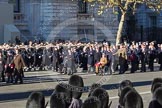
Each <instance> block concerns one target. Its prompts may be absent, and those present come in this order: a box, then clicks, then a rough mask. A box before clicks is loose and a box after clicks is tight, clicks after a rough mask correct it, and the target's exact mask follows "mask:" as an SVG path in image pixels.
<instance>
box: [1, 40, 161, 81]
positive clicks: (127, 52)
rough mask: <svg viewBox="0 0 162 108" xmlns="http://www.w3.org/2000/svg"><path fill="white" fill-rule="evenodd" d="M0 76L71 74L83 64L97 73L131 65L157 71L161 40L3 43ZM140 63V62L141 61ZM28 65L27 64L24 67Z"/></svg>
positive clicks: (6, 78)
mask: <svg viewBox="0 0 162 108" xmlns="http://www.w3.org/2000/svg"><path fill="white" fill-rule="evenodd" d="M0 49H1V51H0V72H1V75H0V78H1V80H2V81H3V82H4V81H6V82H7V83H17V82H18V79H20V83H23V76H24V71H31V70H53V71H56V72H60V73H61V74H68V75H72V74H73V73H75V72H77V68H78V67H80V68H82V69H83V71H85V72H88V73H93V72H94V73H96V75H106V74H112V73H114V72H115V71H117V70H119V74H123V73H125V71H127V70H128V69H129V66H130V72H131V73H134V72H136V71H137V70H140V71H141V72H146V71H147V68H146V67H147V65H148V69H149V70H150V71H154V61H155V60H156V61H157V62H158V63H159V64H160V66H159V70H162V44H156V42H151V43H148V42H138V43H135V42H132V43H131V44H129V45H128V44H124V43H123V44H120V45H117V46H116V45H110V44H109V43H107V42H103V43H80V42H77V43H73V42H59V43H58V42H54V43H48V42H32V41H29V42H26V43H20V42H19V43H16V44H15V45H13V44H4V45H1V46H0ZM140 64H141V65H140ZM24 67H25V68H24ZM118 67H119V68H118Z"/></svg>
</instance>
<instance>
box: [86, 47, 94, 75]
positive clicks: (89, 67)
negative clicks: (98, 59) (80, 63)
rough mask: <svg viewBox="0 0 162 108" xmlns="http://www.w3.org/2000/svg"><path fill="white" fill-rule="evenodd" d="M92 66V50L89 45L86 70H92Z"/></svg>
mask: <svg viewBox="0 0 162 108" xmlns="http://www.w3.org/2000/svg"><path fill="white" fill-rule="evenodd" d="M93 66H94V51H93V49H92V47H89V51H88V64H87V67H88V72H92V70H93Z"/></svg>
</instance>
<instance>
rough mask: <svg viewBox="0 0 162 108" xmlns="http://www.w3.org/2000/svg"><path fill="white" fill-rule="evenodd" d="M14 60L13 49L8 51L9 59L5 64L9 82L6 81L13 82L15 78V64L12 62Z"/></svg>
mask: <svg viewBox="0 0 162 108" xmlns="http://www.w3.org/2000/svg"><path fill="white" fill-rule="evenodd" d="M12 60H13V54H12V53H11V51H8V52H7V61H6V64H5V73H6V76H7V78H8V79H7V82H6V83H13V78H14V64H13V63H11V62H12Z"/></svg>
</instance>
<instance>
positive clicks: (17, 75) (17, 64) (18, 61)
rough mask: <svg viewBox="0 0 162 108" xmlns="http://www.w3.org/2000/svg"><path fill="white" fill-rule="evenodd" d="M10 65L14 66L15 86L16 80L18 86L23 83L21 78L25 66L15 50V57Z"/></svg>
mask: <svg viewBox="0 0 162 108" xmlns="http://www.w3.org/2000/svg"><path fill="white" fill-rule="evenodd" d="M11 63H14V65H15V84H17V82H18V80H20V84H22V83H23V78H22V77H23V76H22V74H23V67H25V66H26V65H25V63H24V60H23V58H22V56H21V54H20V53H19V50H18V49H17V48H16V49H15V56H14V59H13V61H12V62H11Z"/></svg>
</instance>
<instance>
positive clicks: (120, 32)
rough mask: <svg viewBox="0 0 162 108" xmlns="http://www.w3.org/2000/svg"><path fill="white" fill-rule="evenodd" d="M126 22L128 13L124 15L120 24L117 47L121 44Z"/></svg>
mask: <svg viewBox="0 0 162 108" xmlns="http://www.w3.org/2000/svg"><path fill="white" fill-rule="evenodd" d="M125 20H126V13H122V16H121V19H120V23H119V27H118V32H117V37H116V45H118V44H120V43H121V38H122V32H123V28H124V22H125Z"/></svg>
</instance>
